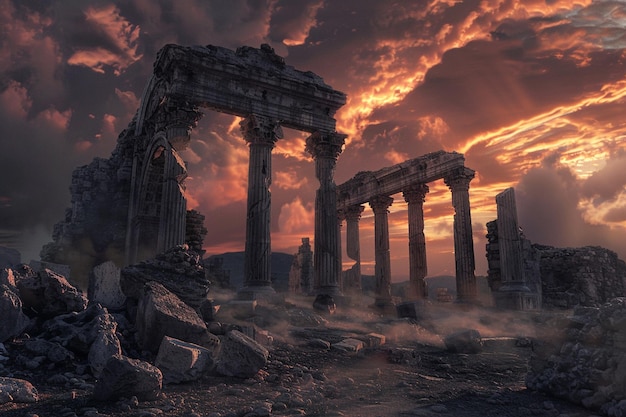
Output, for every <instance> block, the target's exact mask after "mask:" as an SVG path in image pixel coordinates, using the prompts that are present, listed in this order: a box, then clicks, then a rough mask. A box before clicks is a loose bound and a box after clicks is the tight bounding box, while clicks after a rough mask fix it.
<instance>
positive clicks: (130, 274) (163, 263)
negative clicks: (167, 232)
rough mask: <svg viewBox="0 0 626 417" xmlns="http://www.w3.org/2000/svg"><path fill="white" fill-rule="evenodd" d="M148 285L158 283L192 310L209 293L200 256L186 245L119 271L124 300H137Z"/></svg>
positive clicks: (200, 303) (199, 304) (197, 306)
mask: <svg viewBox="0 0 626 417" xmlns="http://www.w3.org/2000/svg"><path fill="white" fill-rule="evenodd" d="M150 281H153V282H158V283H160V284H161V285H163V286H164V287H165V288H167V289H168V290H169V291H171V292H172V293H174V294H176V296H177V297H178V298H180V299H181V300H183V302H185V303H186V304H188V305H189V306H191V307H193V308H194V309H197V308H199V307H200V306H201V305H202V303H203V302H204V300H206V298H207V294H208V293H209V284H210V282H209V280H208V278H207V276H206V273H205V270H204V267H203V266H202V264H201V263H200V256H199V255H198V254H197V253H196V252H195V251H193V250H189V247H188V246H187V245H178V246H175V247H173V248H171V249H169V250H168V251H166V252H165V253H161V254H159V255H157V256H156V258H155V259H149V260H146V261H143V262H140V263H139V264H137V265H131V266H127V267H126V268H123V269H122V271H121V278H120V285H121V288H122V291H123V292H124V294H125V295H126V296H127V297H130V298H134V299H139V298H140V297H141V295H142V292H143V286H144V284H146V283H147V282H150ZM157 346H158V344H157Z"/></svg>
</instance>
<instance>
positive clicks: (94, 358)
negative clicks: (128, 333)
mask: <svg viewBox="0 0 626 417" xmlns="http://www.w3.org/2000/svg"><path fill="white" fill-rule="evenodd" d="M116 327H117V325H115V326H104V327H103V328H101V329H100V331H98V332H97V333H96V337H95V339H94V341H93V343H92V344H91V347H90V348H89V354H88V355H87V362H88V363H89V368H91V373H92V374H93V376H95V377H96V378H97V377H99V376H100V374H101V373H102V370H103V369H104V367H105V366H106V364H107V362H108V361H109V359H110V358H111V357H113V356H116V355H121V354H122V346H121V345H120V340H119V339H118V337H117V335H116V334H115V329H116Z"/></svg>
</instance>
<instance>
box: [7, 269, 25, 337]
mask: <svg viewBox="0 0 626 417" xmlns="http://www.w3.org/2000/svg"><path fill="white" fill-rule="evenodd" d="M5 271H6V270H5ZM0 317H1V318H2V319H1V320H2V325H1V326H0V342H4V341H6V340H8V339H10V338H12V337H16V336H19V335H20V334H22V332H23V331H24V330H25V329H26V328H27V327H28V325H29V324H30V319H29V318H28V317H27V316H26V315H25V314H24V313H23V312H22V300H21V299H20V297H19V296H18V295H17V294H16V293H15V292H14V291H13V290H12V289H11V288H9V287H8V286H7V285H5V284H0Z"/></svg>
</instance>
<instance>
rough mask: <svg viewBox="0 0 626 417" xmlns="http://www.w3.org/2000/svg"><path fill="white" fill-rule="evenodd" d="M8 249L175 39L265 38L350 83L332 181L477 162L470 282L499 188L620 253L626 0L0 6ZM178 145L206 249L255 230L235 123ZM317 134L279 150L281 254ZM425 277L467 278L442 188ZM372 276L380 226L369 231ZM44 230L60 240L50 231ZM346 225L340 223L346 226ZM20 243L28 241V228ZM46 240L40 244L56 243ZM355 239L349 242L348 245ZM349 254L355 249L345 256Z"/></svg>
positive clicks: (298, 234) (563, 229)
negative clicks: (461, 159) (308, 146)
mask: <svg viewBox="0 0 626 417" xmlns="http://www.w3.org/2000/svg"><path fill="white" fill-rule="evenodd" d="M0 20H1V23H2V25H3V27H5V28H6V30H5V35H6V36H7V39H6V41H5V42H3V43H1V44H0V71H1V72H2V77H3V78H2V80H3V82H2V83H0V119H1V122H2V126H3V133H4V134H3V135H2V140H3V152H2V155H3V159H2V163H1V164H0V170H1V171H0V175H2V178H5V179H6V178H11V180H10V181H2V182H0V196H2V198H1V199H0V238H2V236H5V237H6V238H5V239H4V240H0V245H7V246H15V247H18V248H19V249H21V250H22V251H23V252H25V254H24V258H25V259H24V260H25V261H28V260H29V259H30V258H34V257H36V256H37V255H38V253H37V252H38V250H39V248H40V247H41V246H42V245H43V244H45V243H46V242H47V241H49V240H50V239H51V233H52V227H53V225H54V223H56V222H58V221H60V220H61V219H62V218H63V217H64V210H65V207H69V206H70V201H69V199H70V195H69V193H68V191H67V190H68V187H69V186H70V183H71V172H72V170H73V169H74V168H75V167H77V166H80V165H84V164H88V163H89V162H91V160H92V159H93V158H94V157H101V158H108V157H109V156H110V154H111V151H112V150H113V149H114V147H115V141H116V140H117V136H118V135H119V133H120V132H121V131H122V130H123V129H125V128H126V127H127V125H128V123H129V122H130V121H131V120H132V118H133V116H134V115H135V112H136V110H137V108H138V106H139V105H140V100H141V97H142V92H143V89H144V87H145V84H146V82H147V80H148V79H149V77H150V74H151V71H152V64H153V62H154V60H155V58H156V53H157V51H158V50H159V49H160V48H161V47H162V46H163V45H164V44H166V43H179V44H184V45H207V44H214V45H219V46H224V47H227V48H230V49H236V48H237V47H239V46H242V45H250V46H254V47H259V45H260V44H261V43H267V44H269V45H271V46H272V47H273V48H274V49H275V51H276V53H278V54H279V55H281V56H283V57H284V58H285V62H286V63H287V64H288V65H292V66H294V67H295V68H297V69H299V70H302V71H313V72H314V73H316V74H317V75H319V76H321V77H323V79H324V81H325V82H326V83H327V84H329V85H330V86H332V87H333V88H334V89H337V90H339V91H342V92H345V93H346V94H347V104H346V105H345V106H344V107H343V108H341V109H340V110H339V111H338V112H337V114H336V115H335V118H336V120H337V130H338V131H339V132H341V133H345V134H347V135H348V137H347V140H346V146H345V148H344V150H343V152H342V154H341V155H340V156H339V159H338V161H337V166H336V175H335V181H336V183H337V184H339V183H342V182H344V181H346V180H348V179H349V178H351V177H352V176H354V175H355V174H356V173H357V172H359V171H366V170H378V169H380V168H383V167H385V166H391V165H393V164H397V163H400V162H402V161H404V160H407V159H411V158H416V157H418V156H421V155H423V154H426V153H428V152H433V151H437V150H445V151H456V152H460V153H463V154H464V155H465V160H466V165H467V166H468V167H470V168H472V169H474V170H475V171H476V177H475V178H474V180H473V181H472V182H471V188H470V199H471V205H472V221H473V232H474V243H475V257H476V274H477V275H485V274H486V261H485V250H484V246H485V243H486V239H485V233H486V223H487V222H488V221H490V220H493V219H495V216H496V206H495V195H496V194H497V193H499V192H500V191H502V190H504V189H506V188H508V187H515V188H516V196H517V204H518V217H519V221H520V224H521V226H522V227H523V229H524V233H525V234H526V236H527V237H528V238H529V239H530V240H531V241H533V242H536V243H542V244H549V245H555V246H584V245H601V246H604V247H607V248H609V249H611V250H613V251H615V252H617V253H618V255H619V256H620V257H621V258H622V259H626V246H625V245H624V244H623V242H624V241H626V191H625V189H624V186H625V185H626V170H625V169H624V166H626V119H625V118H624V116H623V115H624V110H625V109H626V75H625V74H626V35H624V33H625V29H626V4H624V3H622V2H615V1H610V0H577V1H571V0H550V1H547V0H529V1H521V0H515V1H506V2H505V1H501V0H466V1H453V0H430V1H417V0H415V1H403V2H391V1H379V0H365V1H362V0H358V1H357V0H345V1H343V0H342V1H323V0H303V1H298V2H294V1H288V0H268V1H260V2H245V1H233V2H228V3H224V2H217V1H212V0H209V1H200V0H190V1H187V2H174V1H169V0H167V1H162V2H157V3H154V2H145V1H140V0H132V1H129V2H121V1H98V2H94V1H84V2H78V3H76V2H71V3H66V2H19V1H17V0H0ZM204 113H205V115H204V117H203V118H202V120H201V121H200V122H199V125H198V127H197V128H196V129H195V130H194V131H193V133H192V141H191V143H190V145H189V147H188V149H187V150H185V151H184V152H182V153H181V157H182V158H183V159H184V160H185V161H186V163H187V167H188V171H189V177H188V179H187V182H186V184H187V190H186V193H187V195H188V203H189V207H190V208H195V209H197V210H199V211H200V212H201V213H203V214H204V215H205V216H206V222H205V226H206V227H207V229H208V230H209V233H208V235H207V237H206V241H205V247H206V250H207V252H208V254H219V253H223V252H228V251H241V250H243V248H244V241H245V222H246V199H247V175H248V158H249V156H248V155H249V149H248V146H247V144H246V142H245V141H244V140H243V138H242V136H241V133H240V130H239V122H240V120H241V119H240V118H237V117H233V116H230V115H225V114H219V113H216V112H213V111H210V110H207V109H204ZM307 135H308V133H306V132H298V131H294V130H290V129H287V128H285V129H284V138H283V139H281V140H279V141H278V142H277V143H276V146H275V148H274V150H273V159H272V186H271V191H272V216H271V222H272V223H271V230H272V249H273V250H274V251H280V252H287V253H294V252H296V251H297V247H298V245H299V244H300V242H301V238H302V237H310V238H311V239H313V228H314V202H315V192H316V190H317V188H318V186H319V183H318V180H317V179H316V178H315V165H314V161H313V159H312V158H311V156H310V155H309V154H307V153H306V152H305V141H306V138H307ZM429 187H430V192H429V193H428V194H427V195H426V202H425V203H424V213H425V234H426V239H427V251H428V253H427V258H428V263H429V265H428V271H429V275H431V276H433V275H441V274H453V273H454V256H453V251H454V248H453V231H452V224H453V215H454V211H453V209H452V204H451V194H450V191H449V190H448V188H447V187H446V185H445V184H444V183H443V181H437V182H435V183H432V184H429ZM394 198H395V201H394V203H393V205H392V206H391V207H390V209H389V211H390V214H389V221H390V225H389V226H390V244H391V257H392V274H393V276H394V278H393V279H394V280H401V279H405V278H406V277H407V276H408V231H407V229H408V226H407V204H406V202H405V201H404V200H403V197H402V195H400V194H398V195H395V196H394ZM360 226H361V227H360V237H361V256H362V263H363V271H364V273H373V272H372V271H373V265H374V242H373V234H374V222H373V214H372V211H371V209H370V207H369V206H368V205H366V208H365V211H364V212H363V216H362V220H361V223H360ZM42 230H45V231H46V233H42V232H41V231H42ZM343 230H344V232H345V225H344V228H343ZM16 236H17V237H18V238H16ZM42 236H43V237H42ZM343 247H344V250H345V241H344V243H343ZM343 262H344V266H346V267H349V266H350V265H351V264H352V261H351V260H350V259H349V258H347V257H346V255H345V254H344V258H343Z"/></svg>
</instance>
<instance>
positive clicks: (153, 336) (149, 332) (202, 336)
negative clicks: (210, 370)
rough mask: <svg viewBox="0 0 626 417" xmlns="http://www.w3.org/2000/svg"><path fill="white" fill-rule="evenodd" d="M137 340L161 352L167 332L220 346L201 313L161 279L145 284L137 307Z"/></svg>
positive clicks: (207, 346) (152, 350) (189, 340)
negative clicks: (167, 286)
mask: <svg viewBox="0 0 626 417" xmlns="http://www.w3.org/2000/svg"><path fill="white" fill-rule="evenodd" d="M135 326H136V328H137V341H138V343H139V345H140V347H141V349H143V350H147V351H150V352H153V353H157V351H158V349H159V346H160V345H161V341H162V340H163V337H164V336H170V337H173V338H175V339H179V340H183V341H185V342H190V343H195V344H197V345H200V346H203V347H205V348H207V349H210V350H215V349H216V348H217V347H218V346H219V339H218V338H217V336H215V335H213V334H211V333H209V331H208V329H207V327H206V325H205V324H204V322H203V321H202V319H201V318H200V317H199V316H198V314H197V313H196V312H195V311H194V310H193V309H192V308H191V307H190V306H188V305H187V304H185V303H183V302H182V301H181V300H180V299H179V298H178V297H177V296H176V295H175V294H173V293H171V292H170V291H168V290H167V289H166V288H165V287H164V286H163V285H161V284H159V283H158V282H148V283H147V284H145V287H144V289H143V292H142V295H141V297H140V299H139V305H138V307H137V318H136V320H135Z"/></svg>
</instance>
